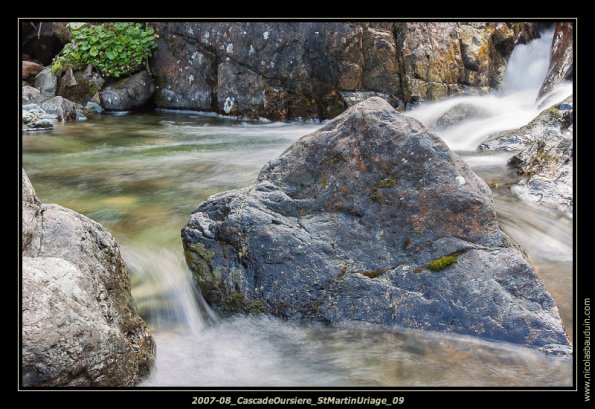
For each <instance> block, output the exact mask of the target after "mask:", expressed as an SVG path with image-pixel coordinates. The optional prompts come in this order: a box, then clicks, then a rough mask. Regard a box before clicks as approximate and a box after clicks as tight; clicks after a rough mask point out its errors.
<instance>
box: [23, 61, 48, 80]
mask: <svg viewBox="0 0 595 409" xmlns="http://www.w3.org/2000/svg"><path fill="white" fill-rule="evenodd" d="M42 70H43V65H41V64H38V63H36V62H33V61H23V62H21V75H22V77H23V79H24V80H26V79H28V78H30V77H35V76H36V75H37V74H39V73H40V72H41V71H42Z"/></svg>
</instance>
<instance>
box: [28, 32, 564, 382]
mask: <svg viewBox="0 0 595 409" xmlns="http://www.w3.org/2000/svg"><path fill="white" fill-rule="evenodd" d="M548 35H549V34H548ZM545 37H546V36H545V35H544V38H545ZM544 38H542V39H540V40H536V41H535V42H533V43H531V44H529V45H528V46H524V47H526V48H527V49H526V50H524V51H522V49H521V51H522V52H521V54H523V55H521V56H520V57H519V56H518V55H517V57H515V55H514V54H513V56H512V57H511V64H512V62H513V61H514V60H513V59H512V58H513V57H515V58H517V59H519V58H520V59H521V60H522V58H521V57H523V56H525V54H530V53H533V54H531V58H532V59H536V58H542V59H543V55H542V54H543V53H542V54H539V53H538V52H536V51H535V48H540V49H541V48H543V45H542V44H537V43H538V42H539V41H541V42H542V43H544V44H545V43H546V42H547V38H545V39H544ZM549 39H550V41H551V36H550V37H549ZM530 46H533V48H530ZM548 47H549V44H548ZM517 48H518V47H517ZM546 48H547V47H546ZM547 49H549V48H547ZM515 53H517V54H519V52H517V50H516V49H515ZM536 55H537V57H536ZM539 56H541V57H539ZM546 58H547V56H546ZM515 64H516V63H515ZM519 64H520V66H522V62H521V63H519ZM546 67H547V64H546ZM519 69H520V68H519ZM532 69H534V70H535V71H538V70H539V69H540V68H539V64H537V65H536V66H535V67H533V68H532ZM509 71H510V70H509ZM507 75H508V76H507V77H506V78H507V80H508V84H509V85H508V86H506V85H505V87H504V88H503V92H502V93H501V94H500V95H491V96H482V97H458V98H451V99H447V100H444V101H440V102H437V103H432V104H422V105H421V106H420V107H419V108H417V109H415V110H413V111H411V112H408V113H407V114H408V115H412V116H414V117H417V118H418V119H420V120H422V122H424V123H426V125H429V126H431V124H432V123H433V121H435V120H436V119H437V118H438V117H439V115H441V113H444V112H445V111H446V110H448V109H449V108H450V107H452V106H454V105H456V104H457V103H458V102H461V101H464V102H467V103H471V104H476V105H478V106H481V107H482V108H483V109H485V110H487V111H489V112H490V115H489V116H488V117H486V118H482V119H481V120H474V121H468V122H465V123H462V124H459V125H457V126H455V127H451V128H448V129H447V130H439V129H438V130H437V133H438V134H439V135H440V136H441V137H443V138H444V140H445V141H446V142H447V144H449V146H450V147H451V148H452V149H454V150H456V151H457V152H459V154H461V155H462V157H463V158H464V159H465V160H466V161H467V162H468V163H469V164H470V166H471V167H472V169H474V170H475V171H476V173H478V174H479V175H480V176H481V177H483V178H484V179H486V181H487V182H488V184H490V186H491V187H492V190H493V192H494V199H495V203H496V207H497V211H498V217H499V221H500V224H501V226H502V228H503V229H504V230H505V231H506V232H507V233H509V234H510V235H511V236H512V237H513V238H514V239H515V240H516V241H517V242H518V243H520V244H521V246H522V247H523V248H524V249H525V250H526V252H527V254H528V256H529V257H530V259H531V260H532V262H533V263H534V265H535V266H536V268H537V270H538V272H539V273H540V274H541V276H542V277H543V280H544V282H545V283H546V286H547V288H548V290H549V291H550V292H551V293H552V295H553V296H554V298H555V300H556V303H557V305H558V307H559V309H560V312H561V316H562V319H563V321H564V323H565V324H566V329H567V332H568V334H569V336H572V332H571V331H572V237H573V236H572V220H571V219H569V218H568V216H566V215H563V214H560V213H558V212H555V211H550V210H547V209H545V208H542V207H537V206H535V205H531V204H527V203H524V202H521V201H519V200H518V199H517V198H516V197H514V196H513V195H512V194H511V193H510V185H511V184H512V183H513V182H514V181H515V180H516V178H515V176H514V175H513V174H512V173H511V171H510V170H509V169H508V168H507V167H506V160H507V158H508V157H509V156H510V154H478V153H476V152H475V148H476V147H477V145H478V144H479V143H480V142H481V140H482V139H483V138H485V136H486V135H487V134H489V133H490V132H493V131H495V130H501V129H510V128H516V127H519V126H522V125H524V124H526V123H527V122H529V121H530V120H531V119H532V118H533V117H535V116H536V115H537V113H538V106H537V104H536V103H535V102H534V101H535V95H536V93H537V89H536V86H535V85H533V83H537V86H538V85H539V84H540V82H541V81H537V82H536V81H533V82H532V83H531V86H530V87H529V86H527V87H525V86H519V85H514V84H516V83H517V82H519V81H518V79H511V78H512V77H511V75H510V73H507ZM531 75H532V76H539V75H541V76H542V78H543V75H545V73H541V72H534V73H533V74H531ZM515 81H516V82H515ZM511 84H512V85H511ZM520 84H525V83H524V82H523V81H520ZM564 87H566V88H564ZM556 92H557V93H558V94H556V95H554V96H553V97H552V98H557V100H561V99H562V97H563V96H565V95H566V94H568V93H569V92H571V91H570V88H569V86H568V85H565V86H563V87H562V88H559V89H558V90H557V91H556ZM560 96H562V97H560ZM553 102H555V101H553ZM320 126H321V125H320V124H319V123H266V122H247V121H242V120H237V119H227V118H222V117H218V116H214V115H208V114H198V113H191V112H177V113H172V112H151V113H137V114H132V115H127V116H109V115H104V116H101V117H99V118H98V119H96V120H93V121H87V122H76V123H66V124H62V125H58V126H57V127H56V128H55V130H54V131H53V132H51V133H47V134H34V135H24V136H23V140H22V147H23V168H24V169H25V170H26V171H27V174H28V176H29V178H30V179H31V181H32V183H33V185H34V186H35V188H36V190H37V194H38V195H39V197H40V199H41V200H42V202H44V203H58V204H60V205H63V206H66V207H69V208H72V209H74V210H76V211H78V212H81V213H83V214H85V215H87V216H89V217H91V218H92V219H94V220H96V221H98V222H99V223H101V224H103V225H104V226H105V227H106V228H108V229H109V230H110V231H111V232H112V233H113V234H114V236H115V237H116V240H117V241H118V243H120V245H121V247H122V252H123V255H124V259H125V261H126V263H127V265H128V267H129V270H130V271H131V274H132V280H133V295H134V297H135V299H136V301H137V304H138V307H139V312H140V313H141V315H142V316H143V317H144V318H145V319H146V320H147V321H148V323H149V326H150V327H151V330H152V332H153V334H154V336H155V339H156V342H157V360H156V365H155V367H154V369H153V372H152V374H151V376H150V378H149V379H148V380H147V381H146V382H145V383H144V385H146V386H265V385H266V386H339V385H340V386H546V385H547V386H568V385H571V382H572V373H571V372H572V366H571V359H570V358H558V357H550V356H546V355H545V354H543V353H542V352H540V351H537V350H533V349H530V348H525V347H521V346H518V345H512V344H507V343H500V342H490V341H486V340H480V339H477V338H473V337H467V336H458V335H445V334H435V333H431V332H420V331H412V330H399V329H398V330H395V329H392V328H386V329H382V328H377V327H371V326H366V325H353V326H345V327H339V328H328V327H324V326H318V325H308V326H306V325H303V324H300V323H293V322H286V321H283V320H279V319H276V318H274V317H271V316H256V317H247V316H240V315H238V316H233V317H220V316H218V315H217V314H216V313H215V312H213V311H211V309H210V308H209V307H208V305H207V304H206V303H205V302H204V300H203V299H202V297H201V294H200V291H199V290H198V289H197V288H195V287H194V285H193V284H192V281H191V279H190V273H189V271H188V269H187V267H186V265H185V261H184V257H183V254H182V243H181V239H180V229H181V228H182V227H183V226H184V224H185V223H186V221H187V220H188V218H189V216H190V213H191V211H192V210H193V209H194V208H196V207H197V206H198V204H199V203H200V202H202V201H203V200H205V199H206V198H207V197H208V196H210V195H212V194H214V193H217V192H221V191H224V190H228V189H234V188H239V187H243V186H247V185H249V184H251V183H252V182H253V181H254V180H255V178H256V175H257V174H258V171H259V170H260V168H261V167H262V166H263V165H264V164H265V163H266V162H267V161H269V160H271V159H273V158H275V157H276V156H277V155H279V154H280V153H281V152H283V150H284V149H286V148H287V147H288V146H289V145H291V143H293V142H294V141H296V140H297V139H298V138H299V137H301V136H302V135H304V134H307V133H310V132H312V131H314V130H316V129H317V128H318V127H320Z"/></svg>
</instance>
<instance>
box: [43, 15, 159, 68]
mask: <svg viewBox="0 0 595 409" xmlns="http://www.w3.org/2000/svg"><path fill="white" fill-rule="evenodd" d="M67 26H68V29H69V30H70V33H71V34H72V41H71V42H70V43H68V44H66V45H65V46H64V49H62V51H61V52H60V54H58V55H57V56H56V58H54V61H53V64H52V71H53V72H54V73H56V72H58V71H60V70H62V69H65V68H68V67H72V68H80V67H82V66H85V65H87V64H92V65H93V66H94V67H95V68H96V69H97V70H98V71H99V73H100V74H101V75H103V76H105V77H113V78H119V77H121V76H122V75H126V74H128V73H130V72H131V71H132V70H133V69H134V68H135V66H137V65H138V64H142V63H143V62H144V61H145V60H146V59H147V58H148V57H150V56H151V53H152V50H153V49H154V48H155V47H157V41H156V40H155V39H156V38H158V37H159V36H158V35H157V34H154V33H155V31H154V30H153V28H151V27H144V26H143V25H142V24H140V23H125V22H117V23H101V24H95V25H92V24H89V23H69V24H68V25H67Z"/></svg>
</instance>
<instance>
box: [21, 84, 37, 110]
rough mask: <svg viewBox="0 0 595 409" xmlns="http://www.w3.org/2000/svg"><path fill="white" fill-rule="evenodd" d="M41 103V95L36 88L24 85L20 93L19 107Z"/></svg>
mask: <svg viewBox="0 0 595 409" xmlns="http://www.w3.org/2000/svg"><path fill="white" fill-rule="evenodd" d="M40 101H41V93H40V92H39V90H38V89H37V88H33V87H31V86H29V85H25V86H24V87H23V88H22V91H21V105H29V104H37V103H39V102H40Z"/></svg>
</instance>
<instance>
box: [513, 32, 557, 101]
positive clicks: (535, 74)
mask: <svg viewBox="0 0 595 409" xmlns="http://www.w3.org/2000/svg"><path fill="white" fill-rule="evenodd" d="M553 38H554V30H553V29H550V30H547V31H545V32H543V33H541V37H540V38H538V39H536V40H533V41H531V42H530V43H528V44H519V45H517V46H516V47H515V48H514V50H512V54H511V55H510V58H509V59H508V64H507V65H506V71H505V72H504V82H503V83H502V92H503V93H504V94H509V93H513V92H515V91H522V90H538V89H539V87H541V84H542V83H543V80H544V78H545V75H546V74H547V68H548V65H549V61H550V48H551V45H552V39H553Z"/></svg>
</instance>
